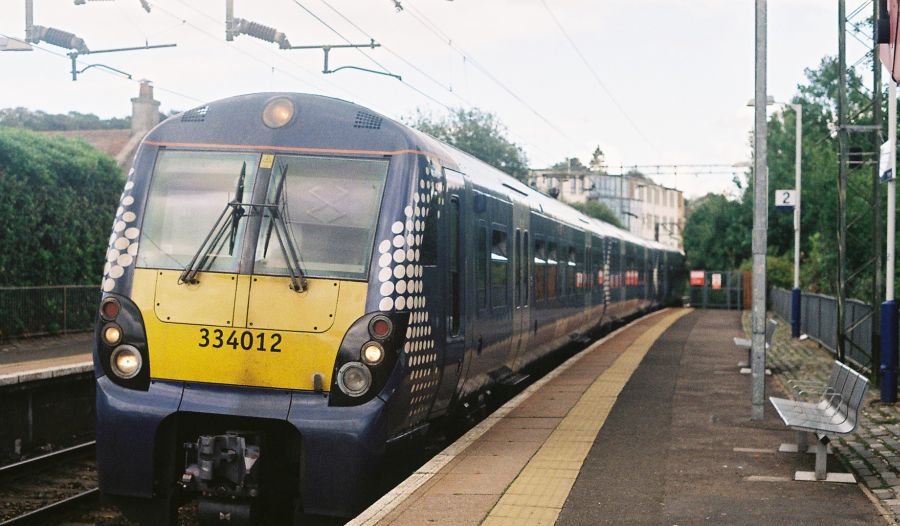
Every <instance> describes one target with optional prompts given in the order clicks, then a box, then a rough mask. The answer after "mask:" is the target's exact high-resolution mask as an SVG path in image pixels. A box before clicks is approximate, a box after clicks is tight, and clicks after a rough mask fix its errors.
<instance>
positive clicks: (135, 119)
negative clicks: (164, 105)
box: [131, 80, 159, 137]
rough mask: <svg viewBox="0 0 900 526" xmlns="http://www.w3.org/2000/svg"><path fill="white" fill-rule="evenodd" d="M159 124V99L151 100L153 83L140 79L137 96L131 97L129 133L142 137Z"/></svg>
mask: <svg viewBox="0 0 900 526" xmlns="http://www.w3.org/2000/svg"><path fill="white" fill-rule="evenodd" d="M157 124H159V101H158V100H153V84H151V83H150V81H149V80H141V89H140V92H139V93H138V96H137V98H134V99H131V135H132V136H135V135H137V136H140V137H143V136H144V135H145V134H146V133H147V132H148V131H150V130H151V129H153V127H154V126H156V125H157Z"/></svg>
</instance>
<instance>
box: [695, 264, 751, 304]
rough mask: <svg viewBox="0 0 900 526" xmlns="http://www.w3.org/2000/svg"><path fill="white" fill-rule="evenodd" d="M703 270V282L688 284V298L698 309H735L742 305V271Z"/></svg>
mask: <svg viewBox="0 0 900 526" xmlns="http://www.w3.org/2000/svg"><path fill="white" fill-rule="evenodd" d="M695 272H704V277H703V284H702V285H700V284H696V285H689V286H688V300H689V302H690V305H691V306H692V307H696V308H698V309H737V310H740V309H741V308H742V306H743V297H744V296H743V294H744V289H743V287H744V273H743V272H735V271H725V270H707V271H695Z"/></svg>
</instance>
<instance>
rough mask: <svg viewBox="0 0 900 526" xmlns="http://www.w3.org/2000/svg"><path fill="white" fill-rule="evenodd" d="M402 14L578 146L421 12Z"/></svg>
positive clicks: (408, 8) (408, 7)
mask: <svg viewBox="0 0 900 526" xmlns="http://www.w3.org/2000/svg"><path fill="white" fill-rule="evenodd" d="M322 1H323V2H324V1H325V0H322ZM403 12H404V13H408V14H409V15H410V16H412V17H413V19H415V20H416V21H418V22H419V23H420V24H421V25H422V26H423V27H425V29H427V30H428V31H429V32H431V33H432V34H433V35H435V36H436V37H437V38H438V40H440V41H441V42H444V43H446V44H447V45H448V46H449V47H450V48H451V49H453V50H454V51H456V52H457V53H458V54H459V55H460V56H461V57H462V58H463V60H464V61H465V62H466V63H468V64H471V65H472V67H474V68H475V69H477V70H478V71H479V72H481V74H482V75H484V76H485V77H487V78H488V79H489V80H490V81H491V82H493V83H494V84H496V85H497V86H498V87H500V89H502V90H503V91H505V92H506V93H507V94H508V95H509V96H511V97H512V98H513V99H515V100H516V102H518V103H519V104H521V105H522V106H523V107H525V108H526V109H527V110H528V111H530V112H531V113H532V114H533V115H535V116H536V117H537V118H538V119H540V120H541V121H542V122H543V123H544V124H545V125H547V126H548V127H549V128H550V129H552V130H553V131H554V132H556V133H557V134H559V135H560V136H561V137H563V138H565V139H566V140H568V141H570V142H572V143H575V144H578V143H579V142H580V141H578V140H577V139H574V138H573V137H572V136H571V135H569V134H568V133H566V132H565V131H563V129H562V128H560V127H559V126H557V125H556V124H554V123H553V122H552V121H551V120H550V119H548V118H547V117H546V116H545V115H544V114H543V113H541V112H539V111H538V110H537V109H535V108H534V106H532V105H531V104H529V103H528V101H526V100H525V99H524V98H522V96H520V95H519V94H518V93H516V92H515V91H514V90H513V89H512V88H510V87H509V86H507V85H506V84H505V83H504V82H503V81H502V80H500V79H499V78H498V77H497V76H496V75H494V73H492V72H491V70H490V69H489V68H487V67H485V66H483V65H482V64H481V63H480V62H478V61H477V60H476V59H475V58H474V57H473V56H472V54H471V53H468V52H466V51H465V50H463V49H462V48H461V47H459V46H458V45H457V44H456V43H455V42H454V40H453V39H452V38H451V37H450V36H449V35H448V34H447V33H446V32H445V31H442V30H441V29H440V28H439V27H438V26H437V24H435V23H434V22H432V21H431V20H430V19H429V18H428V17H427V16H425V15H424V14H423V13H422V12H421V11H419V10H418V9H416V7H415V6H413V5H412V4H410V3H407V4H406V5H405V6H404V10H403Z"/></svg>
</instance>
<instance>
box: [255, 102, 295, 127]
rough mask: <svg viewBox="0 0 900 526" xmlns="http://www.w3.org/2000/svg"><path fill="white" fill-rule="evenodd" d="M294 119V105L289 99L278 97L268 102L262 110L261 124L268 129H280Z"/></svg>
mask: <svg viewBox="0 0 900 526" xmlns="http://www.w3.org/2000/svg"><path fill="white" fill-rule="evenodd" d="M293 117H294V103H293V102H291V99H287V98H284V97H278V98H277V99H272V100H270V101H269V102H268V103H267V104H266V107H265V109H263V115H262V119H263V124H265V125H266V126H268V127H269V128H281V127H282V126H284V125H285V124H287V123H289V122H291V119H292V118H293Z"/></svg>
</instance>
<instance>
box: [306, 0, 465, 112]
mask: <svg viewBox="0 0 900 526" xmlns="http://www.w3.org/2000/svg"><path fill="white" fill-rule="evenodd" d="M293 2H294V3H295V4H296V5H297V6H298V7H300V8H301V9H303V10H304V11H306V12H307V13H308V14H309V15H310V16H312V17H313V18H315V19H316V20H317V21H318V22H319V23H320V24H322V25H324V26H325V27H327V28H328V29H329V30H330V31H331V32H332V33H334V34H335V35H337V36H338V37H340V38H341V39H342V40H343V41H345V42H347V43H348V44H352V42H351V41H350V39H348V38H347V37H345V36H344V35H343V34H342V33H341V32H340V31H338V30H337V29H335V28H334V27H333V26H331V25H330V24H329V23H328V22H326V21H325V20H323V19H322V18H321V17H320V16H319V15H317V14H315V13H314V12H313V11H312V10H310V9H309V8H308V7H306V6H305V5H303V4H301V3H300V2H299V1H297V0H293ZM354 27H357V26H355V24H354ZM373 40H374V39H373ZM354 49H355V50H356V51H357V52H358V53H360V54H362V55H363V56H364V57H366V58H367V59H368V60H369V61H370V62H372V63H373V64H375V65H376V66H378V67H379V68H381V69H382V70H383V71H384V72H385V73H387V74H389V75H391V76H394V77H397V80H398V81H399V82H401V83H402V84H403V85H405V86H407V87H408V88H409V89H411V90H413V91H415V92H416V93H418V94H419V95H421V96H423V97H425V98H427V99H428V100H430V101H432V102H434V103H435V104H438V105H440V106H443V107H444V108H446V109H447V110H448V111H452V110H453V108H451V107H450V106H449V105H448V104H446V103H444V102H442V101H440V100H438V99H437V98H435V97H434V96H432V95H430V94H428V93H426V92H425V91H424V90H422V89H420V88H418V87H417V86H415V85H413V84H411V83H409V82H408V81H406V80H403V79H402V78H399V77H400V76H399V75H396V74H395V73H393V72H392V71H391V70H390V69H389V68H388V67H387V66H385V65H383V64H382V63H381V62H379V61H377V60H375V58H373V57H372V56H371V55H369V54H368V53H366V52H365V51H364V50H363V49H361V48H354Z"/></svg>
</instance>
